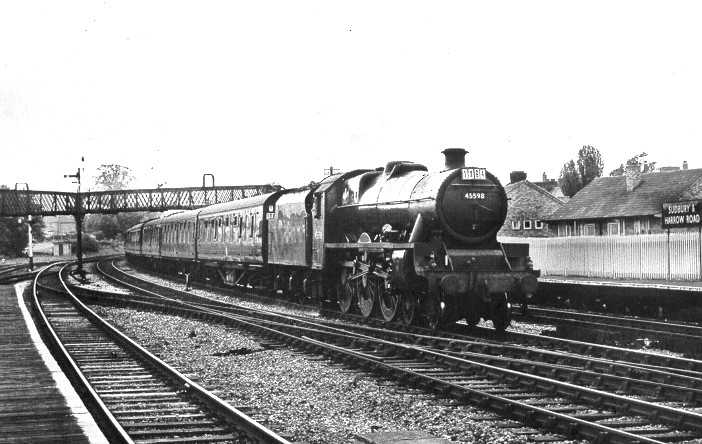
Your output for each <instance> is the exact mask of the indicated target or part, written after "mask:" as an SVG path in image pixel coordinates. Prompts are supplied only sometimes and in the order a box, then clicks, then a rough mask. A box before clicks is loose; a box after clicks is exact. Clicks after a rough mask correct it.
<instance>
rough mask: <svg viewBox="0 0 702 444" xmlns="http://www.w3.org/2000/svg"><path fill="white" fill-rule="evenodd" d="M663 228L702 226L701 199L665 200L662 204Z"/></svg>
mask: <svg viewBox="0 0 702 444" xmlns="http://www.w3.org/2000/svg"><path fill="white" fill-rule="evenodd" d="M661 214H662V215H663V218H662V225H663V228H682V227H699V226H702V201H700V200H691V201H685V202H666V203H664V204H663V210H662V212H661Z"/></svg>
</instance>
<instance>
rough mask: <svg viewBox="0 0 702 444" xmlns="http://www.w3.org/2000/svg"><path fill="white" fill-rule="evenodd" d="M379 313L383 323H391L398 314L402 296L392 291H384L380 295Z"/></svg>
mask: <svg viewBox="0 0 702 444" xmlns="http://www.w3.org/2000/svg"><path fill="white" fill-rule="evenodd" d="M379 299H380V300H379V301H378V302H379V305H380V313H381V314H382V315H383V319H384V320H385V322H393V321H394V320H395V319H396V318H397V316H398V315H399V313H400V300H401V299H402V295H401V294H400V293H399V292H397V291H393V290H387V289H386V290H384V291H382V292H381V293H380V298H379Z"/></svg>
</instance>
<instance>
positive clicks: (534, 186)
mask: <svg viewBox="0 0 702 444" xmlns="http://www.w3.org/2000/svg"><path fill="white" fill-rule="evenodd" d="M520 184H524V185H526V186H528V187H529V188H531V189H533V190H535V191H538V192H539V193H541V194H543V195H544V196H546V197H548V198H550V199H551V200H553V201H554V202H558V203H560V204H562V203H563V201H562V200H561V199H559V198H558V197H556V196H554V195H553V194H551V193H549V192H548V191H547V190H545V189H544V188H543V187H541V186H539V185H537V184H535V183H533V182H529V181H528V180H526V179H524V180H520V181H519V182H512V183H508V184H507V185H505V193H507V194H508V195H509V194H510V193H511V192H512V191H513V190H515V189H516V188H518V186H519V185H520Z"/></svg>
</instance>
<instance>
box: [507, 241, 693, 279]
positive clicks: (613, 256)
mask: <svg viewBox="0 0 702 444" xmlns="http://www.w3.org/2000/svg"><path fill="white" fill-rule="evenodd" d="M499 240H500V241H501V242H519V243H528V244H529V245H530V247H529V255H530V256H531V258H532V261H533V262H534V268H538V269H540V270H541V274H542V275H543V276H548V275H558V276H583V277H600V278H619V279H622V278H628V279H667V280H681V281H697V280H702V266H701V265H700V263H701V261H702V250H701V249H700V233H698V232H674V233H670V235H668V233H659V234H644V235H639V236H582V237H550V238H524V237H518V238H517V237H510V238H508V237H500V239H499Z"/></svg>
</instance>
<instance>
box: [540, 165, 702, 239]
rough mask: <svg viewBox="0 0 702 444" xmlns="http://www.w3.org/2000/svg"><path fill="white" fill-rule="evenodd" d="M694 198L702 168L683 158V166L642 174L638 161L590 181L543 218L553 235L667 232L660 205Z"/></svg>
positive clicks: (700, 191) (701, 194) (700, 192)
mask: <svg viewBox="0 0 702 444" xmlns="http://www.w3.org/2000/svg"><path fill="white" fill-rule="evenodd" d="M698 199H702V168H698V169H688V168H687V162H685V163H683V167H682V169H680V168H679V167H663V168H661V169H660V170H659V171H656V172H652V173H642V172H641V170H640V165H628V166H627V167H626V169H625V171H624V175H622V176H609V177H598V178H597V179H595V180H593V181H592V182H591V183H589V184H588V185H587V186H586V187H585V188H583V189H582V190H580V191H579V192H578V193H577V194H576V195H575V196H573V197H572V198H571V199H570V200H569V201H568V202H566V203H565V204H564V205H563V206H562V207H561V208H559V209H557V210H556V211H555V212H554V213H553V214H551V215H550V217H547V218H546V219H545V220H546V222H547V223H548V226H549V231H550V232H551V234H552V235H555V236H623V235H637V234H655V233H661V232H664V231H665V230H664V229H663V228H662V224H661V221H662V215H661V209H662V206H663V203H665V202H677V201H686V200H698ZM676 230H677V229H676ZM694 230H695V231H696V230H697V229H696V228H694Z"/></svg>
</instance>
